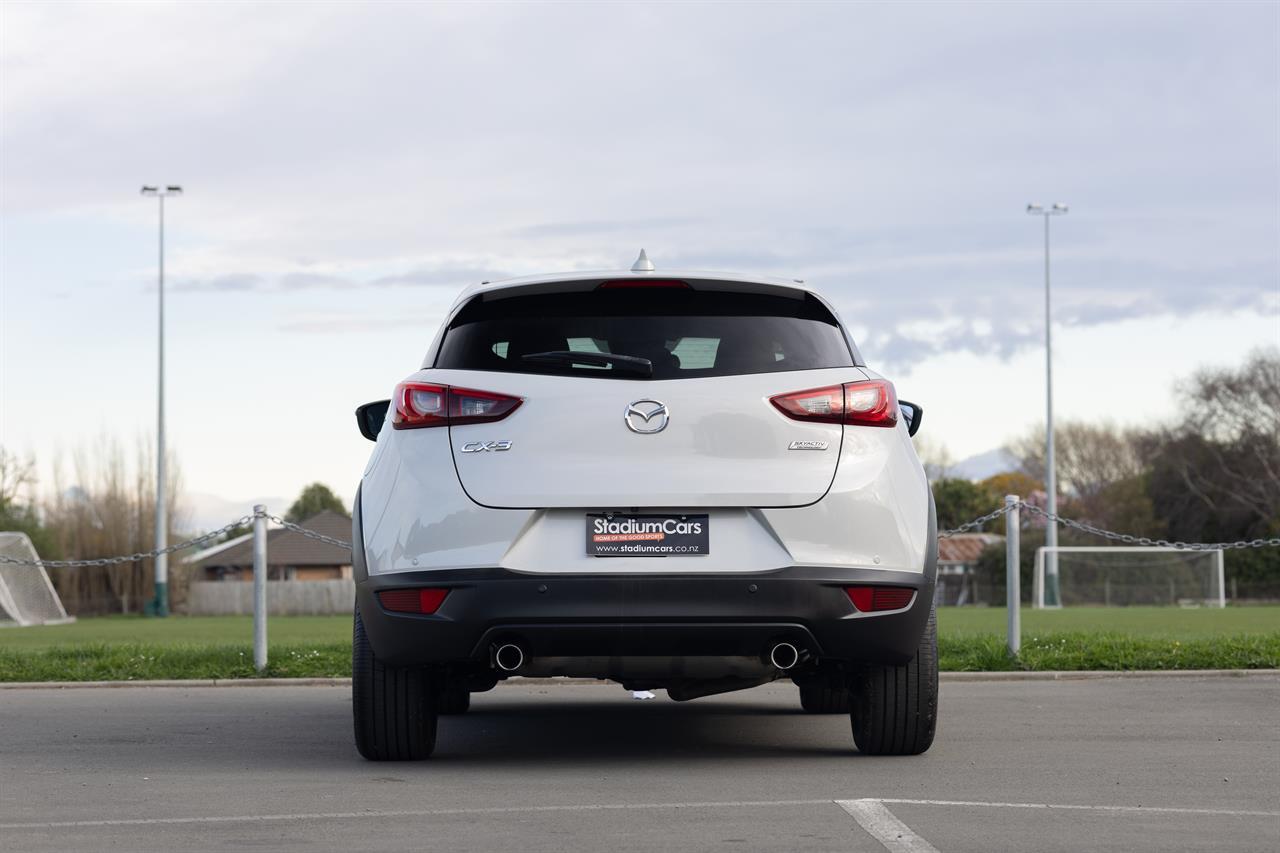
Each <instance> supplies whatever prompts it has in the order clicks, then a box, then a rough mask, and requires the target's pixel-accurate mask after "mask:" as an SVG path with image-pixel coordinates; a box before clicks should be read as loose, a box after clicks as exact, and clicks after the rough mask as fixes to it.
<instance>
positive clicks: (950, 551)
mask: <svg viewBox="0 0 1280 853" xmlns="http://www.w3.org/2000/svg"><path fill="white" fill-rule="evenodd" d="M1003 541H1004V537H1003V536H997V535H996V534H994V533H957V534H956V535H955V536H948V537H946V538H945V539H939V540H938V562H939V563H975V562H977V560H978V555H979V554H981V553H982V552H983V550H984V549H985V548H986V547H987V546H988V545H993V544H996V543H998V542H1003Z"/></svg>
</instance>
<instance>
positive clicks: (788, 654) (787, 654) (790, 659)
mask: <svg viewBox="0 0 1280 853" xmlns="http://www.w3.org/2000/svg"><path fill="white" fill-rule="evenodd" d="M769 663H771V664H773V665H774V666H775V667H777V668H778V669H780V670H782V671H784V672H785V671H786V670H788V669H791V668H792V667H794V666H795V665H796V664H798V663H800V650H799V649H797V648H796V647H795V646H793V645H791V644H790V643H775V644H774V646H773V648H771V649H769Z"/></svg>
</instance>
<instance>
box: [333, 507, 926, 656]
mask: <svg viewBox="0 0 1280 853" xmlns="http://www.w3.org/2000/svg"><path fill="white" fill-rule="evenodd" d="M936 531H937V525H936V521H935V515H934V509H933V500H932V496H930V500H929V522H928V542H927V543H926V548H925V554H926V555H927V557H926V560H925V564H924V565H923V566H922V567H921V568H922V571H920V572H901V571H888V570H881V569H865V568H847V567H839V568H814V567H789V568H783V569H778V570H775V571H770V572H759V573H758V572H752V573H749V574H741V575H724V574H716V575H690V574H680V575H677V574H672V575H643V576H637V575H616V574H608V573H607V569H608V560H607V559H602V560H601V573H600V574H598V575H583V574H578V573H575V574H565V575H554V574H545V573H538V574H522V573H519V572H514V571H511V570H509V569H504V568H483V569H450V570H432V571H421V572H395V573H386V574H373V575H371V574H370V573H369V571H368V566H367V565H366V562H365V554H364V546H363V542H364V536H363V530H362V518H361V505H360V493H359V491H357V493H356V501H355V513H354V523H353V530H352V544H353V548H354V550H353V553H352V564H353V569H354V575H355V580H356V606H357V607H358V608H359V610H360V615H361V619H362V621H363V623H364V628H365V631H366V633H367V635H368V637H369V641H370V643H371V644H372V645H373V650H374V652H375V653H376V654H377V655H378V657H380V658H382V659H383V660H384V661H385V662H386V663H388V664H391V665H393V666H421V665H436V664H470V665H476V664H480V665H484V666H487V665H488V664H489V658H490V654H491V650H492V648H493V647H494V645H495V644H498V643H502V642H517V643H518V644H520V645H521V647H522V648H523V649H524V651H525V654H526V656H528V657H531V658H540V657H570V658H572V657H595V658H599V657H650V656H654V657H656V656H662V657H675V658H680V657H695V656H726V657H729V656H734V657H736V656H748V657H751V656H756V655H761V654H763V653H765V651H766V649H767V648H768V647H769V646H771V645H772V644H774V643H776V642H780V641H786V642H790V643H793V644H795V645H796V646H797V647H798V648H800V649H802V650H804V651H807V652H808V653H809V654H810V656H812V657H814V658H818V659H819V660H827V661H833V662H835V661H840V662H854V663H882V664H899V663H905V662H907V661H909V660H910V659H911V658H912V656H913V655H914V654H915V652H916V647H917V646H918V644H919V642H920V637H921V635H922V634H923V633H924V629H925V623H926V622H927V621H928V619H929V611H930V610H931V609H932V606H933V590H934V583H935V579H936V575H937V553H938V548H937V532H936ZM655 559H661V558H655ZM862 584H868V585H883V586H902V587H910V588H912V589H914V590H916V594H915V596H914V597H913V598H912V600H911V603H910V604H909V605H908V606H907V607H905V608H903V609H901V610H895V611H887V612H882V613H859V612H858V611H857V610H856V609H855V608H854V606H853V604H852V603H851V602H850V600H849V596H848V595H847V594H846V593H845V591H844V588H845V587H847V586H854V585H862ZM424 586H429V587H445V588H448V590H449V594H448V596H447V597H446V598H445V600H444V603H443V604H442V605H441V606H440V608H439V610H438V611H437V612H436V613H435V614H433V615H431V616H419V615H409V614H403V613H392V612H390V611H388V610H386V609H385V608H383V607H382V605H381V604H380V603H379V600H378V597H377V594H378V593H379V592H381V591H382V590H391V589H403V588H406V587H424Z"/></svg>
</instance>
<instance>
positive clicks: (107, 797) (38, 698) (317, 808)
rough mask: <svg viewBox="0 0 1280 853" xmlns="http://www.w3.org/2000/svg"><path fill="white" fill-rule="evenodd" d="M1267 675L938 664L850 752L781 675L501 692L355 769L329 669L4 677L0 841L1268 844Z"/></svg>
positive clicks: (16, 846)
mask: <svg viewBox="0 0 1280 853" xmlns="http://www.w3.org/2000/svg"><path fill="white" fill-rule="evenodd" d="M1278 724H1280V677H1276V676H1266V675H1264V676H1254V677H1249V678H1193V679H1187V678H1182V679H1161V678H1151V679H1125V680H1103V681H1059V682H1052V681H1030V682H959V683H956V682H951V683H946V684H944V685H943V693H942V716H941V725H940V728H939V732H938V740H937V742H936V744H935V746H934V748H933V749H932V750H931V751H930V752H929V753H927V754H926V755H924V756H921V757H918V758H892V759H891V758H869V757H865V756H861V755H859V754H858V753H857V752H855V751H854V749H853V744H852V739H851V737H850V734H849V723H848V719H847V718H844V717H839V716H832V717H813V716H808V715H805V714H802V713H801V712H800V710H799V703H798V700H797V697H796V692H795V689H794V687H792V686H790V685H785V684H776V685H771V686H769V687H764V688H759V689H756V690H753V691H748V692H745V693H736V694H730V695H728V696H724V697H711V698H707V699H702V700H696V701H694V702H689V703H684V704H678V703H675V702H671V701H670V700H668V699H666V697H665V695H664V694H661V693H660V694H659V698H658V699H655V700H652V701H647V702H639V701H634V700H632V699H631V698H630V695H629V694H628V693H626V692H624V691H623V690H622V689H621V688H620V687H617V686H614V685H590V684H589V685H582V684H573V685H561V684H546V683H541V684H525V685H521V686H513V685H505V686H503V687H500V688H498V689H497V690H494V691H492V692H490V693H486V694H480V695H477V696H476V697H475V701H474V705H473V709H472V711H471V712H470V713H468V714H467V715H466V716H465V717H457V718H445V719H443V720H442V721H441V731H440V740H439V745H438V747H437V751H436V756H435V757H434V758H433V759H432V760H430V761H428V762H425V763H421V764H370V763H367V762H364V761H362V760H361V759H360V758H359V757H358V756H357V755H356V753H355V750H354V748H353V747H352V745H351V732H350V728H351V723H350V692H349V690H347V689H345V688H335V687H270V688H264V687H249V688H225V689H210V688H203V689H202V688H136V689H134V688H126V689H101V690H53V689H37V690H2V691H0V848H2V849H5V850H23V851H25V850H33V851H38V850H102V849H120V850H219V849H231V848H236V849H243V848H253V849H262V850H271V849H285V848H305V849H308V850H368V849H378V850H468V851H470V850H474V851H494V850H520V851H543V850H546V851H557V853H563V851H569V850H609V851H611V853H613V852H614V851H618V852H619V853H620V851H631V850H733V851H741V850H769V851H790V850H797V851H800V850H804V851H809V850H822V851H883V850H885V849H891V850H902V851H908V852H909V853H910V851H929V850H939V851H944V853H950V851H1027V850H1064V851H1066V850H1070V851H1076V850H1151V851H1157V850H1158V851H1172V850H1188V851H1191V850H1210V849H1212V850H1215V851H1228V850H1249V851H1254V850H1273V849H1277V848H1280V805H1278V803H1280V725H1278Z"/></svg>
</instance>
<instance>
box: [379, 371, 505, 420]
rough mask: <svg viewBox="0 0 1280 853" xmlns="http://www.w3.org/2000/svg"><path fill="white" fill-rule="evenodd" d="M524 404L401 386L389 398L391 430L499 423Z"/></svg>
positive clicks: (470, 392)
mask: <svg viewBox="0 0 1280 853" xmlns="http://www.w3.org/2000/svg"><path fill="white" fill-rule="evenodd" d="M523 402H524V400H523V399H521V398H520V397H512V396H511V395H510V394H496V393H494V392H492V391H477V390H475V389H474V388H455V387H452V386H449V385H429V384H427V383H425V382H401V383H400V384H399V385H397V386H396V393H395V396H394V397H393V398H392V403H393V404H394V408H393V410H392V412H391V426H392V427H394V428H395V429H423V428H425V427H437V426H459V425H461V424H479V423H487V422H489V421H500V420H502V419H503V418H505V417H506V416H507V415H509V414H511V413H512V412H514V411H515V410H516V409H518V408H520V404H521V403H523Z"/></svg>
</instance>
